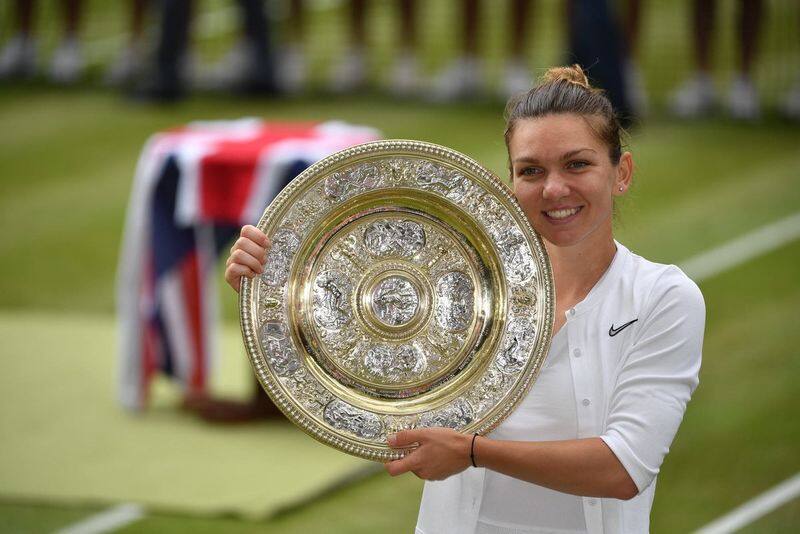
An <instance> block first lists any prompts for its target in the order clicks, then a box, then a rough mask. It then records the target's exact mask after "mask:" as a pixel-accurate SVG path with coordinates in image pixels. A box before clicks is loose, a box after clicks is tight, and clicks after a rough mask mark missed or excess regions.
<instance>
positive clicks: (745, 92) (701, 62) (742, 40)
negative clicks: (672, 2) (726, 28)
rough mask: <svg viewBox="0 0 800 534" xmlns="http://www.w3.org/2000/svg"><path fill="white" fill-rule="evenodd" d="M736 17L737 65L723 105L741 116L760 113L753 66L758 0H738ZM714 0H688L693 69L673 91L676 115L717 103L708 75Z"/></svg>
mask: <svg viewBox="0 0 800 534" xmlns="http://www.w3.org/2000/svg"><path fill="white" fill-rule="evenodd" d="M736 5H737V7H738V20H737V34H736V35H737V37H738V39H737V45H738V49H737V56H736V59H737V63H738V65H737V68H738V71H737V72H736V73H735V74H734V77H733V80H731V84H730V88H729V90H728V99H727V109H728V113H729V114H730V116H731V117H733V118H736V119H743V120H752V119H757V118H758V117H759V116H760V115H761V105H760V103H759V97H758V91H757V90H756V86H755V83H754V82H753V66H754V63H755V58H756V51H757V50H756V49H757V46H758V38H759V34H760V28H761V19H762V17H763V12H764V9H763V2H762V1H761V0H740V1H739V2H736ZM716 8H717V2H716V0H692V21H691V22H692V26H691V27H692V42H693V53H694V57H693V60H694V72H693V73H692V74H691V75H690V76H689V78H688V79H687V80H686V81H685V82H683V84H682V85H681V86H680V87H679V88H678V89H677V90H676V91H675V92H674V93H673V95H672V97H671V102H670V108H671V110H672V112H673V113H674V114H675V115H677V116H678V117H683V118H691V117H698V116H703V115H708V114H709V113H711V112H713V111H714V109H715V108H716V106H717V92H716V90H715V89H714V80H713V79H712V76H711V71H712V65H711V41H712V39H713V36H714V22H715V20H714V19H715V17H716V13H717V9H716Z"/></svg>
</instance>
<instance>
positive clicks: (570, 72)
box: [542, 63, 592, 89]
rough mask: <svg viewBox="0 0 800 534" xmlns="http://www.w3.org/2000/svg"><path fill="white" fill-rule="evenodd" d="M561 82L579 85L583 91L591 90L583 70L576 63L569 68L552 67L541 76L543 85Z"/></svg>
mask: <svg viewBox="0 0 800 534" xmlns="http://www.w3.org/2000/svg"><path fill="white" fill-rule="evenodd" d="M561 80H565V81H568V82H570V83H574V84H575V85H580V86H581V87H583V88H585V89H591V88H592V86H591V85H589V79H588V78H587V77H586V73H584V72H583V69H582V68H581V66H580V65H578V64H577V63H576V64H575V65H572V66H570V67H552V68H550V69H547V72H545V73H544V76H542V82H543V83H555V82H560V81H561Z"/></svg>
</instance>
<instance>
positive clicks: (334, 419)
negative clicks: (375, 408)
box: [323, 399, 383, 439]
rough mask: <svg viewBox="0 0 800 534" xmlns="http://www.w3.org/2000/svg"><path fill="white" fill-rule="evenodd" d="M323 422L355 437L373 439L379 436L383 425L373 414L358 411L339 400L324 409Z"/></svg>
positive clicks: (333, 401)
mask: <svg viewBox="0 0 800 534" xmlns="http://www.w3.org/2000/svg"><path fill="white" fill-rule="evenodd" d="M323 417H324V418H325V422H327V423H328V424H330V425H332V426H334V427H336V428H338V429H339V430H344V431H346V432H349V433H351V434H355V435H356V436H359V437H362V438H365V439H375V438H377V437H378V436H380V435H381V431H382V430H383V425H382V424H381V421H380V419H379V418H378V416H376V415H375V414H373V413H370V412H366V411H364V410H360V409H358V408H356V407H355V406H351V405H349V404H347V403H346V402H343V401H341V400H339V399H335V400H332V401H331V402H330V403H328V405H327V406H326V407H325V412H324V414H323Z"/></svg>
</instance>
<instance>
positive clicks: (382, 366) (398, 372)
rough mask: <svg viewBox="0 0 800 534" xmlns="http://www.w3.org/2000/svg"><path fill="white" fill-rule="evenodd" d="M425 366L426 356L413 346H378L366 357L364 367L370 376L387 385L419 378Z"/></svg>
mask: <svg viewBox="0 0 800 534" xmlns="http://www.w3.org/2000/svg"><path fill="white" fill-rule="evenodd" d="M425 366H426V358H425V354H424V353H423V352H422V351H421V350H419V349H418V348H417V347H413V346H411V345H400V346H392V345H378V346H376V347H372V348H371V349H370V350H369V351H368V352H367V355H366V356H365V357H364V367H365V368H366V369H367V370H368V371H369V372H370V374H372V375H374V376H376V377H378V378H381V379H383V380H384V381H386V382H387V383H400V382H404V381H407V380H409V379H413V378H418V377H419V375H420V374H421V373H422V372H423V371H424V370H425Z"/></svg>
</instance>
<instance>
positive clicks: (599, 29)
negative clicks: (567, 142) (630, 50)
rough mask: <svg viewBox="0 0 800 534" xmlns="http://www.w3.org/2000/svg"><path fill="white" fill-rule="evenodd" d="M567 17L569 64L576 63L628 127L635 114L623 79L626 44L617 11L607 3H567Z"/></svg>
mask: <svg viewBox="0 0 800 534" xmlns="http://www.w3.org/2000/svg"><path fill="white" fill-rule="evenodd" d="M566 17H567V41H568V57H569V61H570V62H575V63H578V64H579V65H580V66H581V67H583V69H585V70H586V71H587V73H588V74H589V77H590V78H591V79H592V82H594V83H597V84H598V85H599V86H600V87H602V88H603V90H604V91H605V92H606V95H607V96H608V99H609V100H610V101H611V105H612V106H613V107H614V110H615V111H616V113H617V116H618V117H619V119H620V122H621V123H622V125H623V126H624V127H628V126H630V125H631V124H633V123H634V119H635V111H634V108H633V105H632V103H631V96H630V95H629V93H628V87H629V84H628V83H627V81H626V79H625V64H626V60H627V58H626V51H625V40H624V36H623V33H622V29H621V26H620V24H619V20H618V17H617V13H616V11H615V10H613V9H612V6H610V5H609V2H608V1H607V0H568V1H567V3H566Z"/></svg>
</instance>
